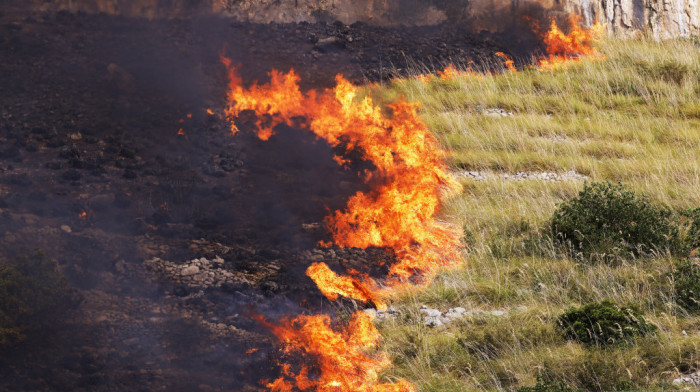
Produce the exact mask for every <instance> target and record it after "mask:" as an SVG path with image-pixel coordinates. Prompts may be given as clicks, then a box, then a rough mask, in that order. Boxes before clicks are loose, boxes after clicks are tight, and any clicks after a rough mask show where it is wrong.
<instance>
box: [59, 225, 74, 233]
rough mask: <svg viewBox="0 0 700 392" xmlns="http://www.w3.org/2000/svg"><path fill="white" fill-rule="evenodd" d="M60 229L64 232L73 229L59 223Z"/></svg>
mask: <svg viewBox="0 0 700 392" xmlns="http://www.w3.org/2000/svg"><path fill="white" fill-rule="evenodd" d="M61 230H63V231H65V232H66V233H70V232H72V231H73V230H71V228H70V226H68V225H61Z"/></svg>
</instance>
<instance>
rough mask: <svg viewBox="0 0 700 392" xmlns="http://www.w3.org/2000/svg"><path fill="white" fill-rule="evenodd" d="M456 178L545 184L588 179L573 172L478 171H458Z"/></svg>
mask: <svg viewBox="0 0 700 392" xmlns="http://www.w3.org/2000/svg"><path fill="white" fill-rule="evenodd" d="M456 174H457V176H458V177H465V178H470V179H472V180H474V181H486V180H488V179H492V178H501V179H504V180H508V181H524V180H540V181H547V182H559V181H583V180H586V179H588V177H587V176H584V175H583V174H580V173H577V172H575V171H573V170H570V171H567V172H565V173H553V172H516V173H515V174H512V173H491V172H480V171H469V170H464V171H458V172H457V173H456Z"/></svg>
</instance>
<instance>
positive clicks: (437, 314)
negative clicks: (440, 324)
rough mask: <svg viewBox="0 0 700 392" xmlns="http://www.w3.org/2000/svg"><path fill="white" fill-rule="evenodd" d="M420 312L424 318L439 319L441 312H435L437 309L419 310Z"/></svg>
mask: <svg viewBox="0 0 700 392" xmlns="http://www.w3.org/2000/svg"><path fill="white" fill-rule="evenodd" d="M420 312H421V313H422V314H423V315H424V316H428V317H440V316H442V312H441V311H439V310H437V309H421V310H420Z"/></svg>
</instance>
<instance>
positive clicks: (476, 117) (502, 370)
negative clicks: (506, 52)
mask: <svg viewBox="0 0 700 392" xmlns="http://www.w3.org/2000/svg"><path fill="white" fill-rule="evenodd" d="M600 50H601V52H602V53H603V54H604V55H605V56H606V60H604V61H581V62H579V63H576V64H573V65H571V66H570V67H568V68H566V69H561V70H556V71H553V72H539V71H537V70H524V71H522V72H518V73H511V72H504V73H503V74H499V75H485V76H478V77H473V76H472V77H461V78H457V79H453V80H449V81H440V80H433V81H432V82H429V83H423V82H420V81H418V80H413V79H409V80H398V81H394V82H393V83H392V84H390V85H386V86H383V87H380V88H376V89H375V90H373V91H372V94H373V96H375V97H378V98H379V99H380V100H385V101H389V100H391V99H394V98H395V97H396V96H398V95H403V96H405V97H406V98H407V99H408V100H409V101H419V102H421V104H422V109H421V115H422V117H423V119H424V120H425V121H426V123H427V124H428V126H429V127H430V128H431V129H432V130H433V131H434V132H435V134H436V135H437V136H438V138H439V139H440V140H441V142H442V143H443V144H444V145H445V147H446V148H448V149H449V150H450V151H451V152H452V158H451V160H450V162H449V163H450V166H451V168H452V169H453V170H454V171H456V172H458V171H462V170H472V171H481V172H484V173H487V174H503V173H510V174H514V173H516V172H519V171H532V172H541V171H548V172H557V173H564V172H567V171H570V170H573V171H575V172H577V173H580V174H582V175H585V176H586V177H588V179H589V180H590V181H612V182H618V181H619V182H622V183H623V184H624V185H625V186H626V187H628V188H630V189H632V190H634V191H635V192H638V193H643V194H646V195H648V196H649V197H650V199H651V201H652V202H654V203H656V204H658V205H660V206H664V207H667V208H669V209H671V210H673V211H682V210H685V209H689V208H695V207H698V206H700V56H699V55H698V53H699V51H700V48H699V47H698V46H697V44H695V43H693V41H689V40H675V41H667V42H662V43H655V42H648V41H636V40H627V41H608V42H605V43H603V44H601V46H600ZM481 108H501V109H504V110H506V111H509V112H513V113H514V116H512V117H502V118H493V117H489V116H486V115H484V114H482V112H481ZM462 183H463V186H464V189H463V192H461V194H459V195H456V196H454V197H453V198H452V199H451V200H450V201H449V203H448V205H447V206H446V208H445V211H444V212H445V215H446V216H449V217H450V218H451V219H452V220H453V221H454V222H455V223H456V224H459V225H460V226H464V227H465V228H466V229H467V230H468V231H469V233H470V235H469V238H470V239H471V243H470V248H469V252H468V254H466V255H465V259H464V265H463V266H462V267H460V268H457V269H454V270H451V271H444V272H443V273H442V274H441V275H440V276H439V277H438V278H437V279H436V280H435V282H434V283H433V284H432V285H431V286H430V287H429V288H428V289H427V290H425V291H423V292H419V293H405V294H403V295H402V296H401V297H398V298H394V300H393V301H394V303H393V305H394V306H397V307H399V308H402V309H404V316H403V317H400V318H398V319H395V320H385V321H381V322H380V324H379V325H380V329H381V331H382V334H383V336H384V342H385V347H386V349H387V350H388V352H389V353H390V355H391V356H392V358H393V360H394V363H395V366H394V368H393V370H392V372H391V374H389V375H387V376H388V377H389V378H393V377H405V378H407V379H409V380H410V381H412V382H414V383H415V384H416V385H417V387H418V389H419V390H420V391H424V392H425V391H436V392H437V391H440V392H443V391H471V390H506V391H512V390H516V389H517V388H519V387H522V386H533V385H535V383H536V382H537V380H536V379H537V376H538V374H547V375H548V376H549V377H553V378H555V379H556V380H559V381H563V382H565V383H566V384H567V385H569V386H570V387H572V388H574V389H584V390H632V389H662V388H663V389H674V388H676V389H677V388H679V387H677V386H673V385H671V380H672V379H673V378H675V377H677V376H678V374H679V373H682V372H688V371H691V370H698V369H700V317H698V316H693V315H690V314H688V313H687V312H685V311H684V310H683V309H682V308H680V307H678V306H677V305H676V304H675V299H674V294H673V286H672V284H673V283H672V281H673V280H672V279H671V278H670V277H669V276H670V273H671V272H672V270H673V265H674V262H675V260H676V259H675V258H674V256H671V255H669V254H664V253H663V252H659V253H657V254H656V255H653V256H640V257H635V256H633V255H629V256H627V257H622V258H620V259H619V260H618V261H617V262H615V263H612V264H610V263H580V262H578V261H577V260H576V259H574V258H572V257H569V256H568V255H567V252H562V251H561V250H560V249H558V248H557V247H556V246H555V245H554V244H553V243H552V241H551V240H549V239H548V238H547V236H546V235H544V234H543V233H545V232H546V228H547V227H548V226H547V225H548V221H549V219H550V218H551V216H552V213H553V212H554V210H555V208H556V206H557V205H558V204H560V203H561V202H562V201H564V200H566V199H569V198H571V197H573V196H575V195H576V194H577V193H578V192H579V191H580V190H581V189H582V187H583V181H582V180H566V181H557V182H547V181H542V180H536V179H528V180H523V181H513V180H511V179H506V178H503V177H502V176H498V175H492V176H487V177H486V178H485V180H483V181H476V180H473V179H470V178H464V177H463V179H462ZM602 300H611V301H613V302H615V303H617V304H619V305H636V306H638V307H639V308H640V309H641V310H642V311H643V312H644V313H645V317H646V319H647V320H648V321H650V322H652V323H654V324H655V325H657V326H658V328H659V333H658V334H657V335H656V336H647V337H639V338H636V339H634V340H633V341H631V342H630V343H628V344H625V345H621V346H619V347H609V348H601V347H587V346H585V345H582V344H580V343H576V342H571V341H567V340H565V339H564V338H563V337H562V335H561V331H559V330H558V329H557V327H556V318H557V317H558V316H559V315H560V314H561V313H562V312H563V311H565V310H566V309H568V308H570V307H572V306H580V305H583V304H587V303H591V302H594V301H602ZM422 304H427V305H429V306H431V307H435V308H439V309H441V310H443V311H444V310H447V308H449V307H453V306H463V307H465V308H467V309H469V310H474V309H481V310H496V309H500V310H506V311H507V313H506V315H505V316H503V317H493V316H475V317H468V318H465V319H464V320H462V321H460V322H455V323H451V324H449V325H447V326H446V327H444V328H429V327H426V326H424V325H423V323H422V321H421V319H420V314H419V313H418V307H419V306H420V305H422ZM684 331H685V333H684Z"/></svg>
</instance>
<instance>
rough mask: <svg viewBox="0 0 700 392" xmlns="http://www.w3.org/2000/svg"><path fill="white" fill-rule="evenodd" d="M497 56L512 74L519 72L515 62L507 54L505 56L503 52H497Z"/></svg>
mask: <svg viewBox="0 0 700 392" xmlns="http://www.w3.org/2000/svg"><path fill="white" fill-rule="evenodd" d="M495 54H496V56H498V57H500V58H502V59H503V65H505V66H506V68H508V70H509V71H511V72H517V71H518V70H517V69H515V65H514V63H513V60H512V59H511V58H510V57H509V56H508V55H507V54H505V53H503V52H496V53H495Z"/></svg>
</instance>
